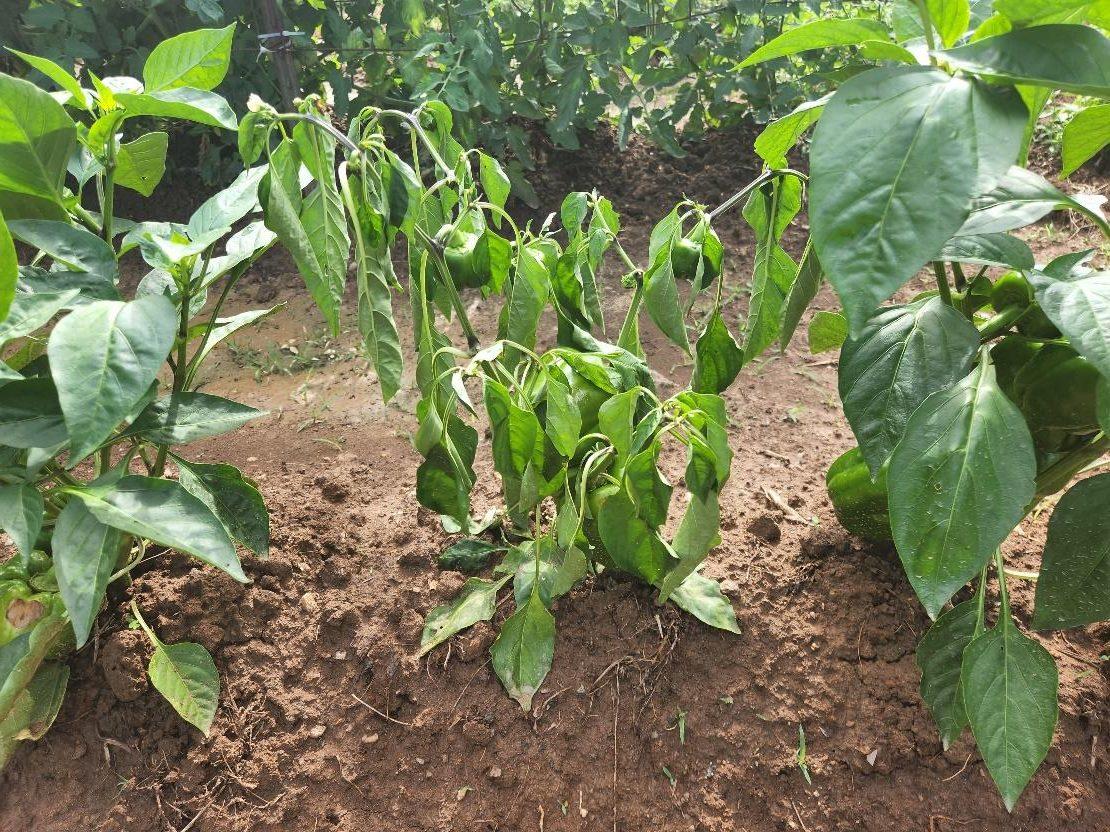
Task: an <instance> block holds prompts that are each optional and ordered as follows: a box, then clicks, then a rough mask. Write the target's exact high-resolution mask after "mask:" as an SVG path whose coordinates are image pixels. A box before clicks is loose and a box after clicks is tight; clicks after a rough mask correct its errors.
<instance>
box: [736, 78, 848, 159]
mask: <svg viewBox="0 0 1110 832" xmlns="http://www.w3.org/2000/svg"><path fill="white" fill-rule="evenodd" d="M830 98H832V94H831V93H830V94H829V95H826V96H823V97H821V98H818V99H817V100H816V101H806V102H804V103H803V104H799V105H798V106H797V107H795V108H794V110H793V111H792V112H790V113H788V114H787V115H785V116H783V117H782V118H780V119H776V120H775V121H772V122H771V123H770V124H768V125H767V126H766V127H764V128H763V130H762V131H761V132H760V134H759V135H758V136H756V138H755V152H756V153H757V154H758V155H759V158H761V159H762V160H763V161H764V162H766V163H767V164H777V163H778V162H779V160H781V159H785V158H786V154H787V153H789V152H790V149H791V148H792V147H794V145H796V144H797V143H798V140H799V139H800V138H801V137H802V136H804V135H805V132H806V131H807V130H808V129H809V128H810V127H812V126H813V125H814V124H816V123H817V119H819V118H821V113H822V112H824V109H825V104H826V103H828V100H829V99H830Z"/></svg>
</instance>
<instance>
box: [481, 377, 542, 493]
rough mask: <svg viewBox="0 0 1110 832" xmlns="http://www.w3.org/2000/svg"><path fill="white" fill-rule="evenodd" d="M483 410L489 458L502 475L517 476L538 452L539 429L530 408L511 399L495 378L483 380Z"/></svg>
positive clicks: (540, 449) (540, 434)
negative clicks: (488, 432)
mask: <svg viewBox="0 0 1110 832" xmlns="http://www.w3.org/2000/svg"><path fill="white" fill-rule="evenodd" d="M485 404H486V414H487V415H488V416H489V421H490V427H491V428H492V430H493V461H494V467H495V468H496V469H497V472H498V473H499V474H501V475H502V476H521V475H522V474H523V473H524V471H525V469H526V468H527V467H528V463H529V462H531V461H532V460H533V458H534V457H535V456H536V453H537V449H539V451H540V452H541V453H542V444H541V443H540V438H541V436H542V433H543V431H542V430H541V428H540V422H539V419H537V418H536V414H535V413H533V412H532V411H530V410H525V409H524V408H522V407H519V406H517V405H516V404H514V403H513V402H512V400H511V399H510V397H509V392H508V390H506V389H505V387H504V385H502V384H500V383H499V382H496V381H493V380H492V379H489V378H487V379H486V382H485Z"/></svg>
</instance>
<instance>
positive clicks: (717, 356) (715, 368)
mask: <svg viewBox="0 0 1110 832" xmlns="http://www.w3.org/2000/svg"><path fill="white" fill-rule="evenodd" d="M694 353H695V359H694V377H693V379H692V380H691V382H690V387H691V388H692V389H694V390H696V391H697V392H699V393H720V392H722V391H724V390H725V389H726V388H727V387H728V386H729V385H730V384H732V382H733V381H734V380H735V379H736V376H737V375H738V374H739V373H740V368H741V367H742V366H743V365H744V351H743V350H741V349H740V345H739V344H737V343H736V339H735V338H733V337H732V333H731V332H729V331H728V327H727V326H726V325H725V321H724V318H722V317H721V311H720V309H715V310H714V311H713V314H712V315H710V316H709V320H708V321H706V323H705V329H704V330H702V333H701V335H700V336H699V337H698V340H697V341H696V342H695V344H694Z"/></svg>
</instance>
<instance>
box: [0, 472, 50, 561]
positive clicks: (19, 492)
mask: <svg viewBox="0 0 1110 832" xmlns="http://www.w3.org/2000/svg"><path fill="white" fill-rule="evenodd" d="M42 513H43V499H42V493H41V492H40V491H39V490H38V489H37V488H35V487H34V486H33V485H30V484H28V483H13V484H12V485H5V486H2V487H0V529H3V530H4V531H5V532H6V533H7V535H8V537H10V538H11V539H12V543H14V544H15V548H16V551H18V552H19V553H20V554H21V555H22V556H23V558H24V560H26V559H27V558H29V557H30V556H31V550H33V549H34V548H35V540H36V539H37V538H38V536H39V532H40V531H41V530H42Z"/></svg>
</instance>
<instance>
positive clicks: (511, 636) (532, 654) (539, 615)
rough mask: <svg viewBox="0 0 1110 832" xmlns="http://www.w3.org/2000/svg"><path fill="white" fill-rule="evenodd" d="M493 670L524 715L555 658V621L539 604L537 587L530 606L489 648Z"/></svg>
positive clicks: (509, 621)
mask: <svg viewBox="0 0 1110 832" xmlns="http://www.w3.org/2000/svg"><path fill="white" fill-rule="evenodd" d="M490 655H491V656H492V657H493V670H494V672H495V673H496V674H497V678H498V679H500V680H501V684H502V686H504V688H505V691H506V692H507V693H508V694H509V696H511V697H512V698H513V699H515V700H516V701H517V702H519V703H520V707H521V708H523V709H524V710H525V711H529V710H531V708H532V697H533V696H535V694H536V691H538V690H539V689H540V685H541V684H543V680H544V679H545V678H546V677H547V674H548V671H550V670H551V659H552V657H553V656H554V655H555V618H554V616H552V615H551V613H550V612H548V610H547V607H545V606H544V604H543V601H542V600H540V594H539V590H538V589H537V588H535V587H533V589H532V593H531V594H530V595H529V596H528V602H527V603H526V604H524V605H523V606H521V607H518V608H517V611H516V612H514V613H513V614H512V615H510V616H509V617H508V618H507V619H505V623H504V624H503V625H502V627H501V632H500V633H499V634H498V636H497V640H496V641H495V642H494V643H493V646H492V647H491V648H490Z"/></svg>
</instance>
